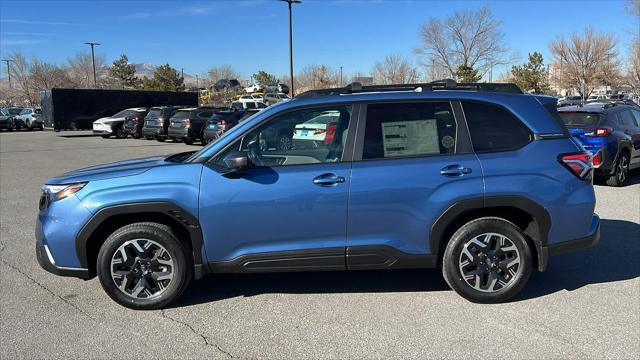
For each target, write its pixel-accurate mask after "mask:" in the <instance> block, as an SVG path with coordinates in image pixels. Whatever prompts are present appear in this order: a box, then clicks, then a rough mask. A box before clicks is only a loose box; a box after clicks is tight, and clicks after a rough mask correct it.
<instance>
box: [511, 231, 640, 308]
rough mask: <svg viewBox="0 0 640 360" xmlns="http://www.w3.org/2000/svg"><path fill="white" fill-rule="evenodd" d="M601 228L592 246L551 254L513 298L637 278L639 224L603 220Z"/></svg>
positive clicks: (639, 245) (638, 267)
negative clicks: (539, 271) (540, 270)
mask: <svg viewBox="0 0 640 360" xmlns="http://www.w3.org/2000/svg"><path fill="white" fill-rule="evenodd" d="M600 231H601V236H600V242H599V243H598V244H596V245H595V246H593V247H590V248H588V249H585V250H582V251H578V252H574V253H569V254H564V255H558V256H553V257H551V258H550V260H549V266H548V268H547V270H546V271H545V272H543V273H538V272H534V273H533V274H532V276H531V279H530V280H529V284H527V286H526V287H525V288H524V290H523V291H522V293H520V295H519V296H517V298H516V299H515V300H516V301H517V300H524V299H530V298H535V297H540V296H544V295H548V294H551V293H554V292H557V291H562V290H567V291H573V290H576V289H579V288H581V287H583V286H586V285H590V284H597V283H607V282H614V281H622V280H629V279H635V278H638V277H640V262H639V261H638V259H639V258H640V225H639V224H637V223H633V222H630V221H624V220H606V219H603V220H601V225H600Z"/></svg>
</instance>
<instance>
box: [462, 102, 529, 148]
mask: <svg viewBox="0 0 640 360" xmlns="http://www.w3.org/2000/svg"><path fill="white" fill-rule="evenodd" d="M462 108H463V110H464V115H465V118H466V119H467V125H468V127H469V133H470V134H471V142H472V143H473V149H474V151H476V152H491V151H508V150H516V149H519V148H521V147H523V146H525V145H527V144H528V143H529V142H530V141H531V130H529V128H528V127H526V126H525V125H524V124H523V123H522V122H521V121H520V119H518V118H517V117H516V116H515V115H514V114H512V113H511V112H510V111H509V110H507V109H505V108H503V107H501V106H498V105H494V104H489V103H482V102H473V101H462Z"/></svg>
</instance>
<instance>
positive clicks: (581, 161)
mask: <svg viewBox="0 0 640 360" xmlns="http://www.w3.org/2000/svg"><path fill="white" fill-rule="evenodd" d="M558 160H559V161H560V163H561V164H562V165H564V167H566V168H567V169H569V171H571V173H572V174H573V175H575V176H577V177H578V178H579V179H580V180H591V170H592V169H593V163H592V160H591V154H590V153H588V152H579V153H571V154H562V155H560V156H558Z"/></svg>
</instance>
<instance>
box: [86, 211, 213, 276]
mask: <svg viewBox="0 0 640 360" xmlns="http://www.w3.org/2000/svg"><path fill="white" fill-rule="evenodd" d="M136 213H156V214H163V215H167V216H169V217H170V218H172V219H174V220H175V221H176V222H177V223H178V224H180V225H182V226H183V227H184V228H185V230H187V232H188V233H189V236H190V237H191V246H192V248H193V263H194V265H195V275H196V278H200V277H201V276H202V275H203V270H204V269H203V261H202V247H203V246H204V240H203V237H202V230H201V228H200V223H199V221H198V219H197V218H196V217H195V216H193V215H192V214H191V213H189V212H188V211H186V210H184V209H183V208H182V207H180V206H178V205H176V204H174V203H172V202H169V201H153V202H139V203H129V204H118V205H112V206H107V207H104V208H102V209H100V210H98V211H97V212H96V213H95V214H93V216H91V218H90V219H89V221H87V223H85V224H84V226H83V227H82V229H80V231H79V232H78V235H77V236H76V254H77V256H78V259H79V260H80V266H81V267H82V268H88V260H87V248H88V241H89V238H90V237H91V235H92V234H93V233H94V231H95V230H96V229H97V228H98V227H99V226H100V225H101V224H102V223H103V222H104V221H105V220H107V219H109V218H110V217H112V216H116V215H123V214H136Z"/></svg>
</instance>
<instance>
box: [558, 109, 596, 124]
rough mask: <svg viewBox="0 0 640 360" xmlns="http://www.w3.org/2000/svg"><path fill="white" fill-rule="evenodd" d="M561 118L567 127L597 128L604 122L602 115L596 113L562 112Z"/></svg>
mask: <svg viewBox="0 0 640 360" xmlns="http://www.w3.org/2000/svg"><path fill="white" fill-rule="evenodd" d="M560 118H561V119H562V122H564V124H565V125H567V127H572V126H595V125H600V123H601V122H602V115H600V114H596V113H579V112H565V111H562V112H560Z"/></svg>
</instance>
